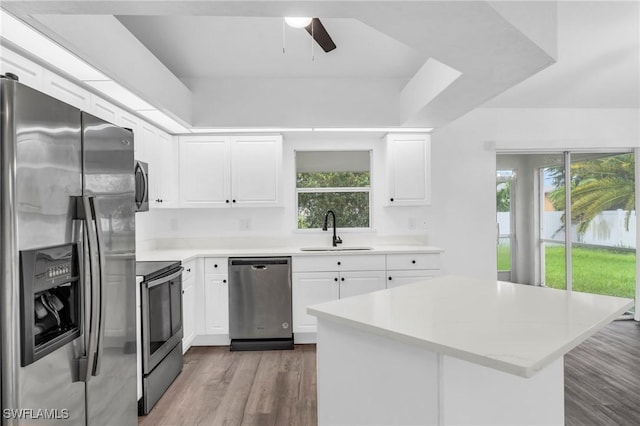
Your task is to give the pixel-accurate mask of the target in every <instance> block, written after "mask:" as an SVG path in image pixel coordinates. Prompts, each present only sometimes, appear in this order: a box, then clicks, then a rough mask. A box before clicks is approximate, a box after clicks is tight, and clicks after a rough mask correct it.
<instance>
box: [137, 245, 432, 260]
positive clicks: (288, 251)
mask: <svg viewBox="0 0 640 426" xmlns="http://www.w3.org/2000/svg"><path fill="white" fill-rule="evenodd" d="M369 247H371V248H372V249H371V250H339V251H302V250H301V249H300V247H263V248H228V249H227V248H220V249H204V248H193V249H161V250H137V251H136V260H181V261H183V262H186V261H189V260H191V259H194V258H196V257H240V256H242V257H251V256H326V255H333V256H336V255H339V256H341V255H356V254H390V253H441V252H442V249H441V248H438V247H432V246H424V245H380V246H369Z"/></svg>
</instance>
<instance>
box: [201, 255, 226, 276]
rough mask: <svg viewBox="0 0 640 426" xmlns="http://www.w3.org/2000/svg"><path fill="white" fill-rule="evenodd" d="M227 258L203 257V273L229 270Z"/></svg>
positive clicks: (221, 272)
mask: <svg viewBox="0 0 640 426" xmlns="http://www.w3.org/2000/svg"><path fill="white" fill-rule="evenodd" d="M228 262H229V259H227V258H226V257H205V259H204V273H205V274H226V273H228V272H229V264H228Z"/></svg>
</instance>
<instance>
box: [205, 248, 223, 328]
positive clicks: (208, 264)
mask: <svg viewBox="0 0 640 426" xmlns="http://www.w3.org/2000/svg"><path fill="white" fill-rule="evenodd" d="M227 262H228V259H227V258H217V257H216V258H207V259H205V261H204V270H205V276H204V334H206V335H226V336H228V335H229V273H228V263H227Z"/></svg>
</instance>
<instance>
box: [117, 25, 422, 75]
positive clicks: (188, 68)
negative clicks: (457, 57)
mask: <svg viewBox="0 0 640 426" xmlns="http://www.w3.org/2000/svg"><path fill="white" fill-rule="evenodd" d="M117 18H118V20H119V21H120V22H122V23H123V24H124V26H125V27H126V28H127V29H128V30H129V31H131V33H132V34H133V35H134V36H135V37H136V38H137V39H138V40H140V41H141V42H142V43H143V44H144V45H145V46H146V47H147V49H149V50H150V51H151V52H152V53H153V54H154V55H155V56H156V57H157V58H158V59H160V60H161V61H162V63H164V64H165V65H166V66H167V68H169V69H170V70H171V71H172V72H173V73H174V74H175V75H176V76H177V77H178V78H180V79H185V78H186V79H190V78H206V77H221V76H223V77H278V78H282V77H298V78H309V77H340V78H344V77H396V78H406V79H409V78H411V76H413V74H415V72H416V71H417V70H418V68H419V67H420V66H421V65H422V64H423V63H424V62H425V61H426V60H427V59H428V57H427V56H426V55H425V54H423V53H421V52H418V51H417V50H415V49H412V48H410V47H408V46H406V45H404V44H402V43H400V42H398V41H397V40H394V39H393V38H391V37H389V36H387V35H385V34H383V33H381V32H379V31H377V30H375V29H373V28H371V27H369V26H367V25H365V24H363V23H362V22H360V21H358V20H357V19H350V18H343V19H340V18H326V19H324V18H323V19H322V20H321V21H322V23H323V25H324V27H325V28H326V29H327V31H328V32H329V34H330V35H331V37H332V38H333V40H334V42H335V43H336V44H337V46H338V48H337V49H335V50H333V51H332V52H329V53H325V52H323V51H322V50H321V49H320V48H319V46H318V45H317V44H315V43H312V39H311V36H310V35H309V34H308V33H307V31H306V30H305V29H303V28H302V29H296V28H292V27H289V26H286V27H283V20H282V18H268V17H264V18H262V17H260V18H257V17H220V16H131V15H130V16H118V17H117ZM283 28H284V37H283ZM283 44H284V46H285V53H283ZM312 48H313V56H312Z"/></svg>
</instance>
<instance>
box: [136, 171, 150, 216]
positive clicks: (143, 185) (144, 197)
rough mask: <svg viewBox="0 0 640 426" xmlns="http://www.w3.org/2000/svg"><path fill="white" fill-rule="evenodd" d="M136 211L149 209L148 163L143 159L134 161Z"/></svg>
mask: <svg viewBox="0 0 640 426" xmlns="http://www.w3.org/2000/svg"><path fill="white" fill-rule="evenodd" d="M135 163H136V164H135V167H134V169H133V170H134V174H135V177H136V198H135V201H136V212H147V211H149V165H148V164H147V163H145V162H144V161H138V160H136V161H135Z"/></svg>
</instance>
